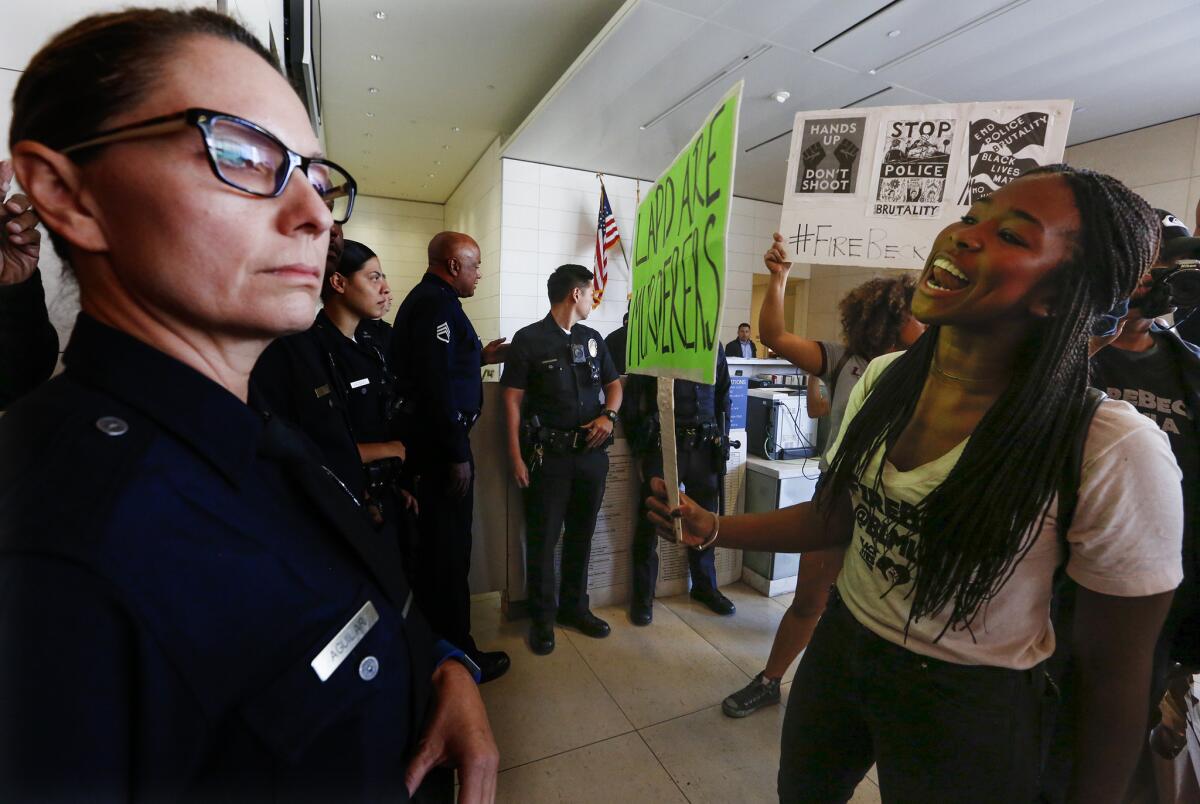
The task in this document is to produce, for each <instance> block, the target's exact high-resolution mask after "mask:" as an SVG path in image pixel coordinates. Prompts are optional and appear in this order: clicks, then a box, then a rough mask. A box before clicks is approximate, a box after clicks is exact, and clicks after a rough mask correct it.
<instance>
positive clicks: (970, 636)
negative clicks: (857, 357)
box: [827, 352, 1183, 670]
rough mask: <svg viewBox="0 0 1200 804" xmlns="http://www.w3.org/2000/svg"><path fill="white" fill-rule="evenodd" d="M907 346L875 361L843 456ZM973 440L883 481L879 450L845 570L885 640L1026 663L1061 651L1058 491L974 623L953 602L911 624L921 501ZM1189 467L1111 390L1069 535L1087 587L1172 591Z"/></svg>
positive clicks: (942, 654) (950, 657)
mask: <svg viewBox="0 0 1200 804" xmlns="http://www.w3.org/2000/svg"><path fill="white" fill-rule="evenodd" d="M901 354H903V353H902V352H894V353H892V354H888V355H884V356H882V357H879V358H876V359H875V360H873V361H871V364H870V365H869V366H868V367H867V371H866V374H865V375H864V376H863V378H862V380H861V381H860V382H859V383H858V384H857V385H856V386H855V387H854V390H853V392H852V393H851V395H850V401H849V403H848V405H847V408H846V415H845V418H843V420H842V428H841V431H840V432H839V433H838V437H837V438H836V439H835V441H834V443H833V444H832V446H831V447H830V449H829V452H828V453H827V457H828V458H829V459H830V460H832V458H833V454H834V452H835V451H836V450H837V448H838V445H839V444H840V443H841V438H842V435H843V434H844V433H845V431H846V426H847V425H848V424H849V422H850V421H851V420H852V419H853V418H854V417H855V416H856V415H857V414H858V411H859V409H860V408H861V407H862V403H863V399H865V398H866V395H867V394H869V393H870V391H871V388H872V387H873V386H874V384H875V382H876V381H877V380H878V379H879V376H880V374H881V373H882V372H883V370H884V369H885V368H887V366H888V365H889V364H890V363H891V362H892V361H893V360H895V359H897V358H898V357H900V355H901ZM966 443H967V442H966V441H963V442H962V443H960V444H959V445H958V446H956V447H955V448H954V449H952V450H951V451H950V452H948V453H946V454H945V455H943V456H942V457H940V458H938V459H936V460H934V461H931V462H929V463H927V464H924V465H922V466H918V467H916V468H914V469H912V470H911V471H908V472H901V471H899V470H897V469H896V468H895V467H894V466H892V464H891V462H890V461H889V462H887V463H885V465H884V468H883V478H882V486H881V488H879V489H878V490H876V489H874V488H871V486H872V484H873V481H874V478H875V477H876V474H877V472H878V470H879V461H880V458H881V455H882V452H883V450H882V449H881V450H880V453H879V454H876V456H875V457H874V458H873V459H872V461H871V463H870V465H869V466H868V467H867V471H866V473H865V474H864V475H863V480H864V483H860V484H858V486H857V487H856V488H855V489H854V491H853V493H852V494H851V498H852V504H853V506H854V535H853V537H852V538H851V540H850V545H849V547H848V548H847V552H846V560H845V563H844V564H843V566H842V572H841V575H839V576H838V581H837V588H838V592H839V593H840V594H841V596H842V598H843V600H845V603H846V606H847V607H848V608H849V610H850V612H851V613H852V614H853V615H854V617H855V619H857V620H858V621H859V622H860V623H862V625H863V626H865V627H866V628H868V629H869V630H871V631H872V632H874V633H875V634H877V635H879V636H880V637H882V638H883V639H886V640H888V641H889V642H893V643H895V644H898V645H903V646H904V647H906V648H908V649H909V650H912V651H914V652H916V653H920V654H923V655H926V656H931V657H934V658H936V659H941V660H944V661H948V662H955V663H958V664H970V665H990V666H994V667H1010V668H1014V669H1020V670H1023V669H1026V668H1030V667H1033V666H1034V665H1036V664H1038V663H1039V662H1041V661H1042V660H1044V659H1046V658H1047V657H1048V656H1049V655H1050V654H1051V653H1053V652H1054V631H1053V628H1052V627H1051V625H1050V594H1051V583H1052V580H1053V576H1054V571H1055V569H1056V568H1057V567H1058V566H1059V564H1060V563H1061V561H1062V555H1061V547H1060V541H1059V536H1058V532H1057V521H1056V518H1055V513H1056V511H1057V501H1056V500H1052V501H1051V505H1050V511H1049V514H1048V515H1047V516H1046V519H1045V522H1044V523H1043V525H1042V530H1041V533H1039V534H1038V536H1037V539H1036V541H1035V542H1034V545H1033V547H1032V548H1030V550H1029V552H1028V553H1027V554H1026V555H1025V557H1024V558H1023V559H1022V560H1021V561H1020V562H1018V563H1017V565H1016V567H1015V569H1014V571H1013V574H1012V576H1011V577H1010V578H1009V580H1008V582H1007V583H1006V584H1005V585H1004V586H1003V587H1001V589H1000V591H999V593H998V594H997V595H996V597H994V598H993V599H992V600H991V601H989V602H987V603H985V604H984V608H983V609H982V610H981V611H980V612H979V613H978V614H977V616H976V617H975V619H974V621H973V622H972V624H971V627H970V630H967V629H965V628H961V627H960V628H956V629H949V630H946V633H945V634H943V635H942V637H941V639H940V640H938V641H936V642H935V641H934V640H935V639H937V636H938V634H940V633H941V632H942V630H943V628H944V627H945V624H946V622H947V621H948V619H949V614H950V609H951V606H950V605H948V606H947V607H946V608H944V609H943V610H942V611H941V612H939V614H938V615H937V616H936V617H933V618H923V619H921V620H918V621H917V622H915V623H913V624H912V626H911V627H910V628H909V631H908V637H907V639H906V638H905V634H904V627H905V624H906V623H907V622H908V612H909V607H910V603H911V600H912V594H911V593H912V591H913V580H914V578H915V576H916V573H917V572H919V571H920V570H919V567H918V566H917V539H918V534H917V533H916V532H915V522H916V507H915V506H916V505H917V504H919V503H920V502H921V500H923V499H924V498H925V497H926V495H928V494H929V493H930V492H932V491H933V490H934V489H935V488H936V487H937V486H938V485H939V484H940V483H941V482H942V480H944V479H945V477H946V476H947V475H948V474H949V473H950V470H951V469H953V468H954V464H955V463H956V462H957V461H958V459H959V457H960V456H961V455H962V452H963V449H964V448H965V447H966ZM1179 481H1180V473H1179V467H1178V466H1177V465H1176V463H1175V458H1174V456H1173V455H1172V454H1171V448H1170V445H1169V443H1168V442H1167V437H1166V435H1164V434H1163V433H1162V432H1161V431H1160V430H1159V429H1158V428H1157V427H1155V426H1154V424H1153V422H1150V421H1149V420H1148V419H1146V417H1144V416H1142V415H1140V414H1139V413H1138V412H1137V411H1136V410H1134V409H1133V407H1132V406H1131V405H1129V404H1128V403H1126V402H1118V401H1115V400H1105V401H1104V402H1103V403H1101V405H1100V407H1099V409H1098V410H1097V411H1096V416H1095V418H1094V419H1093V420H1092V424H1091V428H1090V429H1089V430H1088V436H1087V441H1086V443H1085V447H1084V457H1083V471H1082V481H1081V483H1080V488H1079V496H1078V502H1077V503H1076V506H1075V515H1074V519H1073V520H1072V522H1071V529H1070V531H1069V532H1068V534H1067V541H1068V542H1069V544H1070V557H1069V560H1068V563H1067V574H1068V575H1069V576H1070V577H1071V578H1072V579H1074V580H1075V581H1076V582H1077V583H1079V584H1080V585H1081V586H1084V587H1086V588H1087V589H1090V590H1092V591H1095V592H1099V593H1101V594H1106V595H1116V596H1119V597H1140V596H1145V595H1154V594H1159V593H1161V592H1167V591H1170V590H1172V589H1174V588H1175V587H1176V586H1178V585H1179V582H1180V581H1181V580H1182V579H1183V570H1182V566H1181V558H1180V555H1181V539H1182V533H1183V498H1182V493H1181V491H1180V484H1179Z"/></svg>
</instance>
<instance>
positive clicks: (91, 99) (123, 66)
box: [8, 8, 278, 260]
mask: <svg viewBox="0 0 1200 804" xmlns="http://www.w3.org/2000/svg"><path fill="white" fill-rule="evenodd" d="M192 36H214V37H217V38H219V39H225V40H227V41H230V42H236V43H238V44H241V45H245V46H246V47H248V48H250V49H251V50H252V51H254V52H255V53H257V54H258V55H259V56H261V57H262V58H263V60H264V61H266V62H267V63H268V64H270V65H271V66H272V68H274V69H278V65H277V64H276V63H275V61H274V59H272V57H271V54H270V52H268V51H267V49H266V48H265V47H263V46H262V44H261V43H260V42H259V41H258V40H257V39H255V38H254V35H253V34H251V33H250V32H249V31H247V30H246V29H245V28H243V27H242V26H241V25H240V24H238V22H236V21H235V20H233V19H231V18H230V17H227V16H225V15H224V14H219V13H217V12H215V11H209V10H207V9H192V10H190V11H176V10H172V9H165V8H151V9H130V10H127V11H118V12H114V13H111V14H96V15H94V16H91V17H86V18H84V19H82V20H80V21H79V22H77V23H75V24H74V25H72V26H71V27H69V28H67V29H66V30H64V31H61V32H60V33H59V34H58V35H56V36H55V37H54V38H53V39H51V40H50V41H49V42H47V43H46V44H45V45H44V46H43V47H42V49H41V50H39V51H38V52H37V54H36V55H35V56H34V57H33V59H32V60H31V61H30V62H29V66H28V67H27V68H26V69H25V72H24V73H23V74H22V75H21V79H20V81H18V82H17V88H16V91H15V92H14V93H13V102H12V126H11V128H10V129H9V135H8V142H9V148H10V149H11V148H12V146H13V145H15V144H16V143H18V142H21V141H22V140H32V141H34V142H39V143H41V144H42V145H45V146H47V147H50V148H54V149H56V150H60V149H62V148H66V147H68V146H70V145H73V144H75V143H77V142H82V141H83V140H86V139H87V138H88V137H90V136H92V135H93V134H95V133H96V132H98V131H101V130H103V129H104V128H106V127H108V126H109V124H110V122H111V121H112V120H113V119H114V118H116V117H117V116H118V115H120V114H121V113H122V112H124V111H126V110H128V109H129V108H131V107H133V106H135V105H137V103H139V102H140V101H141V100H142V99H143V98H144V97H145V96H146V95H147V93H149V91H150V90H151V88H152V87H153V86H154V82H155V80H157V78H158V76H159V75H160V73H161V71H162V65H163V64H164V63H165V62H167V61H168V60H169V59H170V57H171V54H172V53H174V52H176V51H177V50H178V48H179V44H180V42H181V41H182V40H184V39H186V38H188V37H192ZM172 111H182V110H172ZM90 156H92V152H91V151H85V152H83V153H81V154H79V155H78V156H76V157H73V158H74V159H75V160H76V161H78V162H82V161H85V160H86V159H87V158H88V157H90ZM50 239H51V240H52V241H53V243H54V248H55V250H56V251H57V252H58V254H59V256H61V257H62V258H63V259H64V260H66V259H67V249H66V243H65V242H63V241H62V239H61V238H59V237H58V236H57V235H56V234H54V233H53V232H51V233H50Z"/></svg>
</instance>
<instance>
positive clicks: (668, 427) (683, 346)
mask: <svg viewBox="0 0 1200 804" xmlns="http://www.w3.org/2000/svg"><path fill="white" fill-rule="evenodd" d="M741 99H742V83H741V82H740V81H739V82H738V83H737V84H736V85H735V86H734V87H733V88H732V89H731V90H730V91H729V92H727V93H726V94H725V97H723V98H722V99H721V101H720V103H718V104H717V106H716V108H714V109H713V110H712V112H710V113H709V115H708V117H707V118H706V119H705V121H704V123H703V125H701V127H700V130H699V131H697V132H696V134H695V136H693V137H692V140H691V142H689V143H688V144H687V146H686V147H685V148H684V149H683V150H682V151H681V152H680V153H679V155H678V156H677V157H676V158H675V161H674V162H673V163H672V164H671V166H670V167H668V168H667V170H666V172H664V173H663V174H662V175H661V176H660V177H659V179H658V181H657V182H655V183H654V187H653V188H652V189H651V191H650V192H649V193H648V194H647V195H646V198H645V200H643V201H642V203H641V204H640V205H639V206H638V216H637V239H636V240H635V245H634V260H633V293H632V298H631V300H630V305H629V330H628V332H629V336H628V342H627V346H626V365H627V367H628V369H629V373H630V374H644V375H648V376H651V377H658V378H659V381H658V410H659V423H660V426H661V432H662V455H663V474H665V475H666V488H667V492H666V493H667V495H668V497H669V499H670V502H671V503H672V505H673V506H677V505H678V504H679V499H680V498H679V468H678V464H677V463H676V460H675V447H676V445H675V407H674V405H675V397H674V392H673V390H672V389H673V379H675V378H678V379H684V380H690V381H692V382H697V383H702V384H705V385H712V384H713V383H714V382H716V373H717V350H719V349H720V348H721V344H720V341H719V338H718V336H719V335H720V329H721V316H722V313H723V308H724V300H725V298H724V297H725V262H726V254H725V250H726V241H727V238H728V234H729V218H730V207H731V204H732V199H733V167H734V159H735V156H736V154H737V121H738V108H739V107H740V106H741ZM682 538H683V537H682V532H681V531H680V532H677V536H676V539H677V540H682Z"/></svg>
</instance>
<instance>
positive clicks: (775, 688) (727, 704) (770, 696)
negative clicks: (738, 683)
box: [721, 673, 779, 717]
mask: <svg viewBox="0 0 1200 804" xmlns="http://www.w3.org/2000/svg"><path fill="white" fill-rule="evenodd" d="M777 703H779V679H777V678H776V679H769V678H763V674H762V673H759V674H758V675H756V676H755V677H754V680H753V681H751V682H750V683H749V684H747V685H746V686H745V687H744V688H742V689H740V690H738V691H737V692H735V693H734V694H733V695H730V696H729V697H728V698H726V699H725V700H724V701H722V702H721V711H723V712H724V713H725V714H726V715H728V716H729V717H745V716H746V715H752V714H754V713H755V712H757V711H758V710H759V709H762V708H763V707H764V706H769V705H770V704H777Z"/></svg>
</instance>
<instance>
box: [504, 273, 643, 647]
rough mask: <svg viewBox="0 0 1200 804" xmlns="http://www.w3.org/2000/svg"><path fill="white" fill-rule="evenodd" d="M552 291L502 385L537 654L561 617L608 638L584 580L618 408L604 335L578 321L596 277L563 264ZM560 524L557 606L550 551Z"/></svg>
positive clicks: (520, 337)
mask: <svg viewBox="0 0 1200 804" xmlns="http://www.w3.org/2000/svg"><path fill="white" fill-rule="evenodd" d="M546 289H547V292H548V294H549V296H550V313H549V315H547V316H546V317H545V318H544V319H542V320H541V321H539V322H537V323H536V324H530V325H529V326H527V327H524V328H522V329H520V330H518V331H517V334H516V335H515V336H514V337H513V342H512V348H511V350H510V351H509V355H508V358H507V360H506V361H505V365H504V377H503V378H502V379H501V383H502V384H503V385H504V407H505V413H506V415H507V421H506V424H507V428H508V453H509V463H510V465H511V467H512V473H513V478H514V479H515V480H516V481H517V485H518V486H520V487H521V488H523V489H525V525H526V534H527V536H526V539H527V545H526V551H525V555H526V581H527V584H528V589H529V607H530V614H531V615H532V616H533V625H532V627H531V629H530V633H529V644H530V647H531V648H532V649H533V652H534V653H537V654H539V655H545V654H547V653H550V652H551V651H552V650H554V622H555V620H557V621H558V622H559V623H561V624H563V625H569V626H573V627H575V628H578V629H579V630H580V631H582V632H583V633H584V634H587V635H588V636H590V637H596V638H601V637H606V636H608V631H609V628H608V623H606V622H604V620H601V619H600V618H599V617H597V616H596V615H594V614H592V612H591V610H590V609H589V607H588V594H587V574H588V558H589V556H590V554H591V545H592V533H593V531H594V530H595V527H596V514H597V513H598V512H599V511H600V503H601V502H602V501H603V499H604V481H605V478H606V477H607V475H608V454H607V452H606V450H607V448H608V445H609V444H610V443H612V431H613V425H614V424H615V423H616V420H617V413H616V411H617V410H618V409H619V408H620V407H621V378H620V375H619V374H618V373H617V369H616V366H614V365H613V361H612V358H611V356H610V355H609V353H608V348H607V347H606V346H605V345H604V339H603V338H601V337H600V333H599V332H597V331H596V330H594V329H592V328H590V327H585V326H584V325H583V324H581V323H579V322H580V321H583V320H584V319H586V318H587V317H588V315H589V314H590V313H591V311H592V272H591V271H589V270H588V269H586V268H584V267H583V266H582V265H561V266H559V267H558V269H557V270H555V272H554V273H553V274H552V275H551V276H550V279H549V281H548V282H547V283H546ZM522 431H524V437H522ZM564 525H565V531H563V550H562V583H561V585H560V587H559V590H558V591H559V595H558V600H557V601H556V600H555V594H554V593H555V589H554V547H555V545H556V544H557V543H558V534H559V531H560V530H563V527H564Z"/></svg>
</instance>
